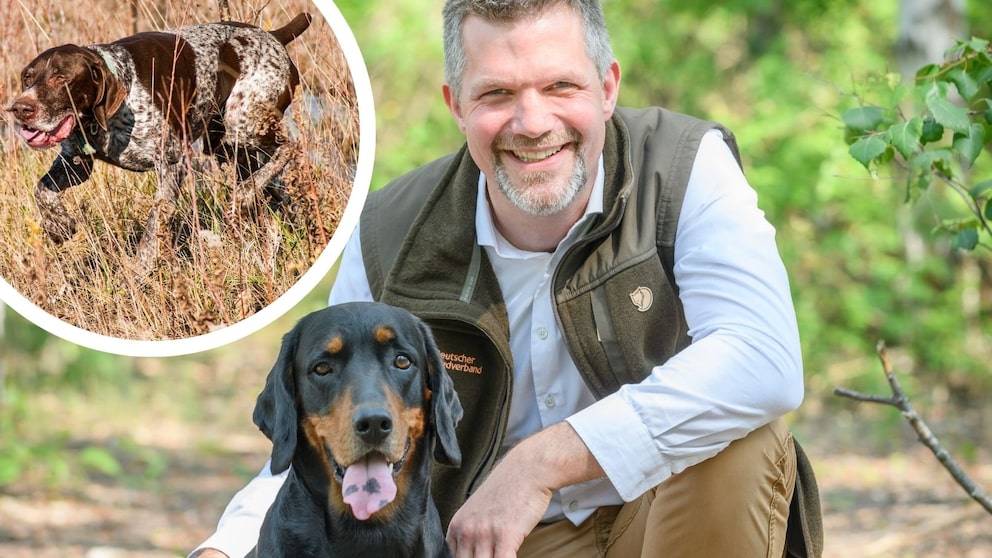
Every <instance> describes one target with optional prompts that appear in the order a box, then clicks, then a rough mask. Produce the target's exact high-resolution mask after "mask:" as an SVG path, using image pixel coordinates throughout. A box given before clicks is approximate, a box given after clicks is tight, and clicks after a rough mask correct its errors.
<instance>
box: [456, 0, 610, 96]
mask: <svg viewBox="0 0 992 558" xmlns="http://www.w3.org/2000/svg"><path fill="white" fill-rule="evenodd" d="M558 6H566V7H568V8H570V9H571V10H573V11H574V12H575V13H577V14H579V16H581V17H582V30H583V34H584V36H585V49H586V55H588V56H589V58H590V59H591V60H592V61H593V64H595V66H596V71H597V72H598V73H599V77H600V79H603V78H605V77H606V72H607V71H608V70H609V68H610V64H612V63H613V49H612V47H610V37H609V33H608V32H607V30H606V18H605V17H604V16H603V7H602V6H601V5H600V3H599V0H447V1H446V2H445V4H444V11H443V12H442V14H443V18H444V79H445V81H447V83H448V85H449V86H451V89H452V91H453V92H454V94H455V96H458V95H460V94H461V88H462V74H463V72H464V71H465V65H466V63H467V62H466V59H465V58H466V57H465V41H464V37H463V36H462V26H463V24H464V23H465V19H466V18H467V17H468V16H470V15H473V16H476V17H478V18H480V19H482V20H483V21H486V22H489V23H493V24H505V23H515V22H518V21H524V20H526V19H529V18H535V17H537V16H539V15H541V14H543V13H545V12H547V11H548V10H550V9H552V8H555V7H558Z"/></svg>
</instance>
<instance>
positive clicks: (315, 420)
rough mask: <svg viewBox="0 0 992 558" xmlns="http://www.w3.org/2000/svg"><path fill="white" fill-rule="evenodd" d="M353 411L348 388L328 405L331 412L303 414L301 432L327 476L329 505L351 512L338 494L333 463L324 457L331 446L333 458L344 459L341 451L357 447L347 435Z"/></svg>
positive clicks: (350, 452)
mask: <svg viewBox="0 0 992 558" xmlns="http://www.w3.org/2000/svg"><path fill="white" fill-rule="evenodd" d="M353 415H354V403H353V401H352V399H351V393H350V390H349V391H346V392H345V393H343V394H341V395H340V396H339V397H338V398H337V399H335V400H334V402H333V403H332V405H331V412H330V414H327V415H307V416H306V417H304V418H303V421H302V427H303V433H304V434H305V435H306V438H307V442H308V443H309V444H310V447H312V448H314V451H315V452H316V453H317V455H318V457H319V458H320V463H321V466H322V467H323V468H324V472H325V474H326V475H327V478H328V479H330V483H331V486H332V487H336V488H332V490H330V494H329V495H328V498H329V500H330V501H329V503H330V505H331V507H333V508H334V509H336V510H338V511H339V512H342V513H345V512H347V513H350V507H349V506H348V505H347V504H345V502H344V496H343V495H342V494H341V485H340V484H339V483H338V481H337V479H336V478H335V477H334V464H333V463H331V461H330V460H329V459H328V457H327V449H330V451H331V453H332V454H333V455H334V457H335V459H345V457H340V456H342V455H344V456H348V455H354V454H356V453H357V452H358V451H359V448H357V447H355V445H354V444H355V439H354V437H353V436H349V435H347V433H348V432H351V431H352V428H351V417H352V416H353ZM349 446H350V447H349Z"/></svg>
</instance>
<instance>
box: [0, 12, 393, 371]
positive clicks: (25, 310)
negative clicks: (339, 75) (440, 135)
mask: <svg viewBox="0 0 992 558" xmlns="http://www.w3.org/2000/svg"><path fill="white" fill-rule="evenodd" d="M311 1H312V2H313V3H314V4H315V5H316V6H317V9H318V10H319V11H320V13H321V15H322V16H323V17H324V19H325V20H326V21H327V23H328V24H330V26H331V30H332V31H333V32H334V35H335V38H337V41H338V43H339V44H340V45H341V49H342V51H343V52H344V55H345V59H346V61H347V62H348V69H349V71H350V73H351V79H352V82H353V83H354V86H355V93H356V95H357V97H358V119H359V123H358V127H359V132H358V134H359V140H358V141H359V147H358V163H357V166H356V169H355V179H354V183H353V185H352V189H351V194H350V196H349V198H348V204H347V205H346V206H345V210H344V214H343V215H342V217H341V222H340V223H339V224H338V227H337V229H336V230H335V231H334V234H333V235H332V236H331V241H330V242H329V243H328V245H327V246H325V247H324V250H323V251H322V252H321V254H320V256H318V258H317V261H316V262H314V265H313V266H312V267H311V268H310V269H309V270H307V272H306V273H304V274H303V276H302V277H301V278H300V279H299V280H298V281H297V282H296V283H295V284H294V285H293V286H292V287H290V288H289V289H288V290H287V291H286V292H285V293H283V294H282V295H281V296H280V297H279V298H278V299H276V301H275V302H273V303H272V304H270V305H268V306H266V307H265V308H263V309H261V310H259V311H258V312H256V313H255V314H253V315H251V316H249V317H247V318H245V319H244V320H241V321H240V322H237V323H235V324H232V325H230V326H227V327H225V328H223V329H219V330H217V331H213V332H210V333H206V334H203V335H198V336H195V337H190V338H187V339H170V340H163V341H137V340H130V339H120V338H116V337H110V336H107V335H101V334H98V333H93V332H91V331H87V330H85V329H82V328H79V327H77V326H74V325H72V324H70V323H68V322H65V321H63V320H60V319H59V318H56V317H55V316H52V315H51V314H49V313H47V312H45V311H44V310H43V309H42V308H41V307H39V306H37V305H36V304H34V303H33V302H31V301H30V300H28V299H26V298H24V297H23V296H22V295H21V294H20V293H19V292H18V291H17V290H15V289H14V288H13V287H11V286H10V284H9V283H7V281H5V280H4V279H3V277H0V300H2V301H3V302H5V303H6V304H7V305H9V306H10V307H11V308H13V309H14V310H15V311H17V312H18V313H19V314H21V315H22V316H24V317H25V318H26V319H28V320H29V321H30V322H32V323H34V324H35V325H37V326H38V327H41V328H42V329H44V330H46V331H48V332H49V333H51V334H52V335H56V336H58V337H61V338H63V339H65V340H67V341H71V342H72V343H76V344H77V345H82V346H84V347H88V348H90V349H95V350H98V351H103V352H107V353H114V354H118V355H124V356H137V357H168V356H179V355H187V354H192V353H197V352H201V351H206V350H210V349H214V348H217V347H220V346H222V345H226V344H228V343H231V342H234V341H237V340H239V339H242V338H244V337H246V336H248V335H250V334H252V333H254V332H255V331H258V330H259V329H261V328H263V327H265V326H266V325H268V324H270V323H272V322H273V321H274V320H276V319H277V318H279V317H280V316H282V315H283V314H285V313H286V312H288V311H289V310H291V309H292V308H293V307H294V306H296V305H297V304H298V303H299V302H300V301H301V300H303V297H305V296H306V295H307V294H309V293H310V291H312V290H313V289H314V287H316V286H317V284H318V283H320V281H321V280H322V279H323V278H324V277H325V276H326V275H327V273H328V272H330V270H331V267H332V266H333V265H334V262H335V261H337V258H338V256H339V255H340V254H341V252H342V251H343V250H344V246H345V244H346V243H347V241H348V237H349V236H351V233H352V231H353V230H354V229H355V226H356V225H357V224H358V217H359V215H360V214H361V211H362V206H363V205H365V198H366V197H367V196H368V193H369V186H370V185H371V183H372V163H373V161H374V160H375V107H374V103H373V99H372V84H371V81H370V80H369V74H368V68H366V66H365V60H364V58H363V57H362V53H361V50H360V49H359V48H358V42H357V41H356V40H355V36H354V34H353V33H352V31H351V27H350V26H349V25H348V22H347V21H345V19H344V16H343V15H341V12H340V10H338V7H337V6H336V5H335V4H334V3H333V2H332V1H331V0H311ZM2 318H3V316H2V315H0V319H2Z"/></svg>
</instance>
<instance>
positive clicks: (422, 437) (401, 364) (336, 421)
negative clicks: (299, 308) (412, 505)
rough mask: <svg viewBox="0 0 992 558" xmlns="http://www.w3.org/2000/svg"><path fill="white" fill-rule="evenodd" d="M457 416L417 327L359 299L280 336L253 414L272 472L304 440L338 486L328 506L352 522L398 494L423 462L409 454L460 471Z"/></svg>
mask: <svg viewBox="0 0 992 558" xmlns="http://www.w3.org/2000/svg"><path fill="white" fill-rule="evenodd" d="M461 416H462V407H461V404H460V403H459V401H458V397H457V395H456V393H455V390H454V384H453V383H452V381H451V378H450V377H449V376H448V374H447V372H446V371H445V369H444V363H443V361H442V359H441V354H440V352H439V351H438V348H437V344H436V343H435V341H434V337H433V335H432V334H431V331H430V329H429V328H428V327H427V325H426V324H425V323H424V322H422V321H421V320H419V319H418V318H416V317H414V316H413V315H412V314H410V313H409V312H407V311H406V310H402V309H400V308H396V307H392V306H387V305H385V304H379V303H366V302H357V303H348V304H342V305H337V306H330V307H328V308H325V309H323V310H319V311H317V312H314V313H312V314H310V315H308V316H306V317H304V318H303V319H302V320H300V321H299V323H297V324H296V326H295V327H294V328H293V329H292V330H291V331H290V332H289V333H287V334H286V335H285V337H284V338H283V343H282V348H281V350H280V353H279V357H278V359H277V360H276V363H275V365H274V366H273V367H272V370H271V371H270V372H269V376H268V378H267V379H266V382H265V388H264V389H263V391H262V393H261V394H260V395H259V396H258V401H257V402H256V404H255V412H254V420H255V424H256V425H258V427H259V429H261V431H262V432H263V433H264V434H265V435H266V436H267V437H268V438H269V439H270V440H272V464H271V469H272V472H273V473H279V472H282V471H284V470H286V469H287V468H288V467H289V465H290V463H291V462H292V460H293V456H294V454H295V453H296V451H297V449H298V448H297V443H298V441H305V443H307V444H308V445H309V446H310V448H313V450H314V451H315V452H316V453H317V455H318V458H319V459H320V460H321V461H322V462H323V465H324V468H325V472H326V473H327V476H328V477H330V479H331V480H332V482H334V483H336V484H338V485H340V486H341V487H342V491H341V499H342V501H339V502H338V503H339V504H340V505H341V506H342V507H345V503H346V504H349V505H350V507H351V510H352V512H353V513H354V515H355V517H356V518H358V519H367V518H368V517H369V516H371V514H372V513H374V512H376V511H378V509H380V508H382V507H383V506H385V505H386V504H388V503H389V501H391V500H392V499H393V498H394V497H395V495H396V493H397V492H402V491H404V490H406V489H407V488H408V487H407V486H406V483H407V481H408V479H409V478H410V477H409V475H410V474H412V473H411V470H412V469H414V468H416V467H418V466H420V464H421V463H424V462H425V461H428V460H427V459H426V458H427V456H426V455H420V454H418V452H424V453H426V452H428V451H430V448H433V455H434V458H435V459H436V460H437V461H438V462H440V463H444V464H448V465H454V466H458V465H460V464H461V452H460V451H459V448H458V442H457V440H456V438H455V425H456V423H457V422H458V420H459V419H461ZM363 490H368V491H369V494H362V491H363ZM356 491H357V493H356ZM332 501H333V499H332Z"/></svg>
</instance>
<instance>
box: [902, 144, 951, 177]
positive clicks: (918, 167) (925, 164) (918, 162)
mask: <svg viewBox="0 0 992 558" xmlns="http://www.w3.org/2000/svg"><path fill="white" fill-rule="evenodd" d="M953 158H954V154H953V153H951V150H950V149H934V150H932V151H919V152H917V153H916V154H915V155H913V157H912V158H911V159H910V160H909V165H910V168H911V170H912V174H913V175H914V176H917V175H919V174H920V173H924V174H929V173H932V172H934V171H938V172H940V173H943V174H945V175H947V176H950V175H951V171H952V168H953V166H952V165H951V161H952V160H953Z"/></svg>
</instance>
